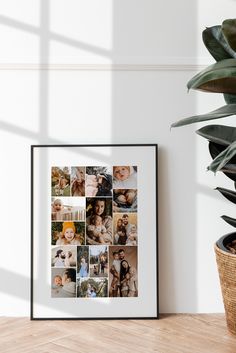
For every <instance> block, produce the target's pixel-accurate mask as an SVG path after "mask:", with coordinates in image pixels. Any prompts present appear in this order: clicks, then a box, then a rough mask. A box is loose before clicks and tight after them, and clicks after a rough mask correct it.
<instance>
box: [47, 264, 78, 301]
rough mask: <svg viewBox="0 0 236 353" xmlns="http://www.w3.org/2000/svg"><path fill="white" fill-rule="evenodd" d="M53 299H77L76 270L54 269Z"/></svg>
mask: <svg viewBox="0 0 236 353" xmlns="http://www.w3.org/2000/svg"><path fill="white" fill-rule="evenodd" d="M51 297H52V298H75V297H76V270H75V269H74V268H68V269H63V268H52V279H51Z"/></svg>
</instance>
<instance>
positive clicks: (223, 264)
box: [215, 244, 236, 335]
mask: <svg viewBox="0 0 236 353" xmlns="http://www.w3.org/2000/svg"><path fill="white" fill-rule="evenodd" d="M215 254H216V262H217V266H218V271H219V277H220V284H221V292H222V296H223V301H224V307H225V315H226V322H227V326H228V329H229V331H230V332H231V333H233V334H234V335H236V255H233V254H231V253H228V252H226V251H223V250H221V249H220V248H218V246H217V245H216V244H215Z"/></svg>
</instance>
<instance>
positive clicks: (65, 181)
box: [51, 167, 70, 196]
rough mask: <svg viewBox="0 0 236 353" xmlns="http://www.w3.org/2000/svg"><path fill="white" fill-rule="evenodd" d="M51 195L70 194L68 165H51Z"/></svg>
mask: <svg viewBox="0 0 236 353" xmlns="http://www.w3.org/2000/svg"><path fill="white" fill-rule="evenodd" d="M51 187H52V196H70V167H52V170H51Z"/></svg>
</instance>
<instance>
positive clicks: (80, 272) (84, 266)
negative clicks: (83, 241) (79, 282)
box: [77, 246, 89, 278]
mask: <svg viewBox="0 0 236 353" xmlns="http://www.w3.org/2000/svg"><path fill="white" fill-rule="evenodd" d="M88 275H89V247H88V246H78V247H77V278H78V277H88Z"/></svg>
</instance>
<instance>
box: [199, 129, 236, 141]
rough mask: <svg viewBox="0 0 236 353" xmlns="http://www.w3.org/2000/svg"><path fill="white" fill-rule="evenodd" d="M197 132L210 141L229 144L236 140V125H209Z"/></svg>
mask: <svg viewBox="0 0 236 353" xmlns="http://www.w3.org/2000/svg"><path fill="white" fill-rule="evenodd" d="M196 133H197V134H198V135H200V136H202V137H204V138H206V139H207V140H209V141H212V142H215V143H218V144H220V145H224V146H228V145H230V144H231V143H232V142H234V141H236V127H232V126H225V125H207V126H204V127H202V128H201V129H199V130H197V131H196Z"/></svg>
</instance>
